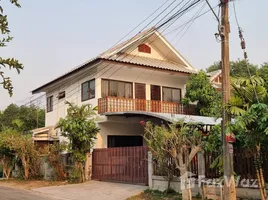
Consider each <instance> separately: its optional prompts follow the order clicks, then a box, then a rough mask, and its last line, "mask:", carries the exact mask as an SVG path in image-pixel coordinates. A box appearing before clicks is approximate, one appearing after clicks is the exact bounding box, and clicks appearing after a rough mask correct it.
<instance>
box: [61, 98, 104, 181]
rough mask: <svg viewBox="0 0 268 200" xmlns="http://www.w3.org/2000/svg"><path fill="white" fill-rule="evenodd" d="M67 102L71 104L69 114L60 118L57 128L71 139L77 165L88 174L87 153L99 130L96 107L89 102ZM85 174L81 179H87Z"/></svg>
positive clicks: (70, 150)
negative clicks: (81, 103) (79, 104)
mask: <svg viewBox="0 0 268 200" xmlns="http://www.w3.org/2000/svg"><path fill="white" fill-rule="evenodd" d="M66 104H67V105H68V106H69V107H68V109H67V116H66V117H65V118H64V119H62V118H61V119H60V120H59V122H58V124H57V128H60V130H61V134H62V136H64V137H67V138H68V139H69V148H68V149H69V152H70V153H72V155H73V158H74V161H75V162H76V167H77V168H79V169H80V170H81V171H82V172H85V174H87V173H86V171H85V168H87V167H86V165H87V160H88V157H87V155H88V153H90V150H91V149H92V147H93V145H94V141H95V139H96V135H97V133H98V132H99V128H98V127H97V126H96V123H95V120H94V118H93V116H94V115H95V114H96V113H95V111H96V108H92V106H91V105H89V104H87V105H82V106H81V107H79V106H77V105H74V104H73V103H69V102H66ZM83 165H84V167H83ZM75 174H76V173H75ZM83 174H84V173H82V174H81V175H82V177H81V181H85V180H86V179H87V177H86V176H83Z"/></svg>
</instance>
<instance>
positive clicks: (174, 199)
mask: <svg viewBox="0 0 268 200" xmlns="http://www.w3.org/2000/svg"><path fill="white" fill-rule="evenodd" d="M127 200H182V198H181V194H180V193H178V192H175V191H174V190H172V191H169V192H168V193H167V192H166V191H164V192H161V191H159V190H149V189H148V190H145V191H144V192H143V193H141V194H139V195H136V196H133V197H130V198H128V199H127Z"/></svg>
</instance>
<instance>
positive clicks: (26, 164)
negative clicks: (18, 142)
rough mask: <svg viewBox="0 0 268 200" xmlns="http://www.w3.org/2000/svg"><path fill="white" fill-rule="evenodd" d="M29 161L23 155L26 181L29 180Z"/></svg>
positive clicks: (22, 160)
mask: <svg viewBox="0 0 268 200" xmlns="http://www.w3.org/2000/svg"><path fill="white" fill-rule="evenodd" d="M27 161H28V159H26V158H25V155H24V154H22V155H21V162H22V166H23V169H24V179H25V180H27V179H28V178H29V166H28V163H27Z"/></svg>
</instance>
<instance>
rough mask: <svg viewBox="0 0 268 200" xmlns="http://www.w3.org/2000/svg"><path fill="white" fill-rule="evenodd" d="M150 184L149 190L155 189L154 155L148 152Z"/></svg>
mask: <svg viewBox="0 0 268 200" xmlns="http://www.w3.org/2000/svg"><path fill="white" fill-rule="evenodd" d="M148 184H149V188H150V189H152V188H153V155H152V152H151V151H148Z"/></svg>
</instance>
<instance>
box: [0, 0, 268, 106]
mask: <svg viewBox="0 0 268 200" xmlns="http://www.w3.org/2000/svg"><path fill="white" fill-rule="evenodd" d="M165 1H166V0H146V1H144V0H135V1H131V0H127V1H126V0H113V1H108V0H106V1H104V0H57V1H55V0H46V1H36V0H27V1H21V5H22V8H20V9H18V8H16V7H14V6H11V5H10V3H9V1H8V0H4V1H3V2H2V3H1V5H3V7H4V11H5V13H6V14H8V17H9V23H10V29H11V33H12V36H14V40H13V41H12V43H10V44H9V46H8V47H6V48H1V49H0V53H1V56H3V57H15V58H17V59H19V60H20V61H21V62H22V63H23V64H24V66H25V69H24V70H23V71H22V73H21V74H20V75H19V76H18V75H16V73H14V72H8V71H6V70H5V72H6V74H7V75H10V76H11V77H12V79H13V83H14V87H15V89H14V96H13V97H12V98H10V97H9V96H8V94H7V92H6V91H4V90H3V89H0V97H1V100H0V109H4V108H5V107H6V106H7V105H9V104H10V103H19V104H22V103H24V102H28V101H29V100H30V96H31V94H30V91H31V90H33V89H35V88H36V87H38V86H40V85H42V84H44V83H46V82H47V81H50V80H51V79H53V78H55V77H57V76H59V75H61V74H63V73H65V72H66V71H68V70H70V69H71V68H73V67H75V66H77V65H79V64H81V63H83V62H84V61H86V60H88V59H90V58H92V57H94V56H96V55H98V54H99V53H101V52H103V51H105V50H106V49H107V48H110V47H111V46H113V45H114V44H115V43H116V42H117V41H118V40H119V39H121V38H122V37H123V36H125V35H126V34H127V33H128V32H129V31H130V30H131V29H133V28H134V27H135V26H136V25H137V24H139V23H140V22H141V21H143V20H144V19H145V18H146V17H147V16H148V15H149V14H151V13H152V12H153V11H154V10H155V9H157V8H158V7H159V6H160V5H161V4H163V3H164V2H165ZM170 2H171V0H170ZM210 2H211V4H212V5H216V3H217V2H218V0H210ZM202 5H203V4H201V5H199V6H198V7H196V9H195V10H193V11H192V12H190V13H188V14H187V15H185V16H184V17H183V18H181V19H180V20H178V21H177V22H176V24H175V25H174V27H176V26H179V25H181V24H184V23H185V22H187V21H188V20H189V19H191V17H192V16H193V15H194V14H195V12H196V11H197V10H198V9H199V8H200V7H201V6H202ZM267 7H268V1H267V0H256V1H251V0H236V9H237V14H238V18H239V22H240V25H241V27H242V28H243V30H244V36H245V39H246V42H247V49H248V55H249V59H250V61H251V62H252V63H254V64H261V63H263V62H266V61H268V57H267V47H268V41H267V35H268V28H267V26H266V19H267V18H268V13H267V11H266V9H267ZM207 9H208V7H207V6H206V7H205V8H204V9H203V11H206V10H207ZM230 21H231V25H232V32H231V39H230V47H231V59H232V60H236V59H238V58H241V59H242V52H241V50H240V44H239V40H238V34H237V26H236V23H235V19H234V12H233V6H232V4H231V6H230ZM144 25H145V24H144ZM142 27H143V26H140V28H138V29H136V30H135V31H134V32H133V33H132V34H135V33H137V32H138V31H139V30H141V29H142ZM171 29H172V27H171ZM178 31H180V29H179V30H178ZM178 31H174V32H173V33H172V34H169V35H165V32H163V34H164V35H165V36H166V37H167V38H168V40H169V41H170V42H171V43H172V44H173V45H175V44H176V45H175V47H176V48H177V49H178V51H179V52H181V54H182V55H183V56H184V57H185V58H186V59H187V60H188V61H189V62H190V63H191V64H192V65H193V66H194V67H196V68H198V69H201V68H203V69H205V68H207V67H208V66H209V65H211V64H212V63H213V62H214V61H218V60H220V43H217V42H216V40H215V38H214V33H215V32H216V31H217V22H216V20H215V18H214V16H213V15H212V13H211V12H210V13H208V14H206V15H204V16H202V17H200V18H199V19H197V20H195V22H194V23H193V25H192V26H191V27H190V28H189V30H188V31H187V32H186V33H185V35H184V36H183V37H182V38H181V39H180V40H178V39H179V38H180V37H181V35H182V34H180V35H179V36H178V37H176V38H175V39H174V36H175V35H176V34H177V33H178Z"/></svg>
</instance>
